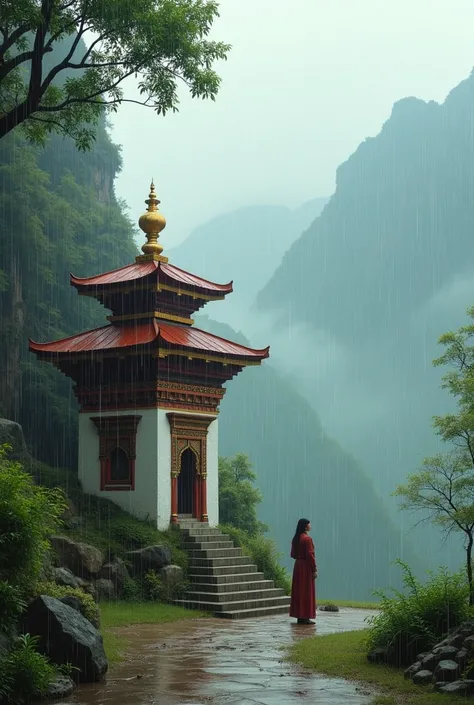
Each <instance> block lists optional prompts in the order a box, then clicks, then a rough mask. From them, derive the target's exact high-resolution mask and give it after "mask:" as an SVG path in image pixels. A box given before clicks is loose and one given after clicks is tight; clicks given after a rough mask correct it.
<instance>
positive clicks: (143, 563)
mask: <svg viewBox="0 0 474 705" xmlns="http://www.w3.org/2000/svg"><path fill="white" fill-rule="evenodd" d="M126 558H127V560H128V561H130V564H131V566H132V577H135V576H137V575H144V574H145V573H146V572H147V571H149V570H154V571H156V572H157V573H158V572H159V571H160V570H161V569H162V568H164V567H165V565H170V563H171V551H170V549H169V548H168V546H162V545H155V546H145V548H139V549H137V550H136V551H128V553H127V554H126Z"/></svg>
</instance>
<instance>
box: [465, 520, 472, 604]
mask: <svg viewBox="0 0 474 705" xmlns="http://www.w3.org/2000/svg"><path fill="white" fill-rule="evenodd" d="M473 541H474V539H473V536H472V532H471V533H470V534H469V535H468V541H467V548H466V569H467V580H468V583H469V605H471V606H472V605H474V586H473V584H472V544H473Z"/></svg>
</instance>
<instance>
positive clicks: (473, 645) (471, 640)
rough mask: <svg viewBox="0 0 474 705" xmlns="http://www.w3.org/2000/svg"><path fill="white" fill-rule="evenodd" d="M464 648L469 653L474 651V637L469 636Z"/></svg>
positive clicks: (465, 640) (464, 642)
mask: <svg viewBox="0 0 474 705" xmlns="http://www.w3.org/2000/svg"><path fill="white" fill-rule="evenodd" d="M463 647H464V648H465V649H467V650H468V651H473V650H474V636H473V635H471V636H468V637H466V639H464V641H463Z"/></svg>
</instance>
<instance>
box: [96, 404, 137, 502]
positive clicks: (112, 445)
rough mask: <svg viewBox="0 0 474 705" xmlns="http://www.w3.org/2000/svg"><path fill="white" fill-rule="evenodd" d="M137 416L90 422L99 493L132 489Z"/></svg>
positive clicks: (98, 419) (115, 417) (133, 486)
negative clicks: (95, 443)
mask: <svg viewBox="0 0 474 705" xmlns="http://www.w3.org/2000/svg"><path fill="white" fill-rule="evenodd" d="M140 419H141V416H100V417H93V418H91V421H93V422H94V424H95V425H96V426H97V430H98V431H99V441H100V443H99V445H100V448H99V457H100V489H101V491H103V492H106V491H107V492H108V491H111V490H119V491H120V490H122V491H124V490H125V491H132V490H134V489H135V457H136V436H137V426H138V422H139V421H140Z"/></svg>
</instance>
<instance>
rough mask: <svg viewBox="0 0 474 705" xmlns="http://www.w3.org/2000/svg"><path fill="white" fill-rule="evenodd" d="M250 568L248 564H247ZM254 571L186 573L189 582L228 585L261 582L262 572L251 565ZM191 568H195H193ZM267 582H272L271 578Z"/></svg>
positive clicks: (263, 577) (263, 578)
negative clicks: (217, 573)
mask: <svg viewBox="0 0 474 705" xmlns="http://www.w3.org/2000/svg"><path fill="white" fill-rule="evenodd" d="M249 568H250V566H249ZM252 568H254V569H255V572H253V573H252V572H250V571H249V572H246V573H230V574H219V575H210V574H209V573H208V572H205V573H201V574H198V573H190V574H189V575H188V580H189V582H190V583H191V584H194V583H200V584H201V583H205V584H206V585H209V587H210V586H211V585H228V584H229V583H233V584H234V585H235V584H236V583H248V582H261V581H262V580H265V576H264V575H263V573H257V571H256V566H252ZM193 570H196V569H195V568H194V569H193ZM269 582H272V581H271V580H270V581H269Z"/></svg>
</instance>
